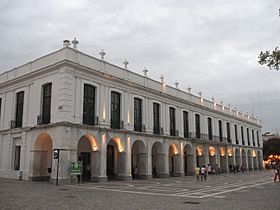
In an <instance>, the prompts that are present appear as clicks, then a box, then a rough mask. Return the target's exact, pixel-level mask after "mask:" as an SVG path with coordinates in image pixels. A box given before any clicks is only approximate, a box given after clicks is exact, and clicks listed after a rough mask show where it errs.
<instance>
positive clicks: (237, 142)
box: [234, 124, 239, 144]
mask: <svg viewBox="0 0 280 210" xmlns="http://www.w3.org/2000/svg"><path fill="white" fill-rule="evenodd" d="M234 133H235V142H236V144H239V141H238V130H237V125H236V124H235V125H234Z"/></svg>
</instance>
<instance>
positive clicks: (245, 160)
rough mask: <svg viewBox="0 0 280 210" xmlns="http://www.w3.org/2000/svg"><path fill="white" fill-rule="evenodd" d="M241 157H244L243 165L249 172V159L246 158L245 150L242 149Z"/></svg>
mask: <svg viewBox="0 0 280 210" xmlns="http://www.w3.org/2000/svg"><path fill="white" fill-rule="evenodd" d="M241 157H242V165H243V167H244V170H247V169H248V166H247V157H246V152H245V150H244V149H241Z"/></svg>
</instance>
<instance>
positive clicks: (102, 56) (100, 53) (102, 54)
mask: <svg viewBox="0 0 280 210" xmlns="http://www.w3.org/2000/svg"><path fill="white" fill-rule="evenodd" d="M99 55H100V56H101V60H104V56H105V55H106V53H105V52H104V49H102V50H101V51H100V52H99Z"/></svg>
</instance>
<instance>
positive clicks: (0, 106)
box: [0, 98, 2, 117]
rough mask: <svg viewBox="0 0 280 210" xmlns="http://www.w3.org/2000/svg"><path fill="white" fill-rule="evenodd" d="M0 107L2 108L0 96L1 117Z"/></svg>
mask: <svg viewBox="0 0 280 210" xmlns="http://www.w3.org/2000/svg"><path fill="white" fill-rule="evenodd" d="M1 109H2V98H0V117H1Z"/></svg>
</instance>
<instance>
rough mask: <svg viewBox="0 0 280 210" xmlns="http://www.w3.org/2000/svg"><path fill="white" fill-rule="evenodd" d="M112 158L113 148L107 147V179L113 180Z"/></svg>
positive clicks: (112, 146) (113, 154) (111, 146)
mask: <svg viewBox="0 0 280 210" xmlns="http://www.w3.org/2000/svg"><path fill="white" fill-rule="evenodd" d="M114 157H115V146H114V145H108V146H107V177H108V179H113V178H115V173H114Z"/></svg>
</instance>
